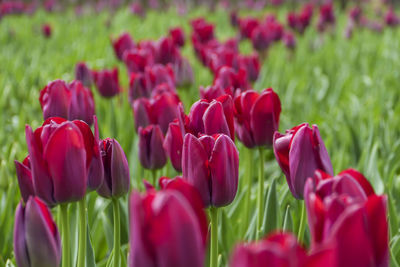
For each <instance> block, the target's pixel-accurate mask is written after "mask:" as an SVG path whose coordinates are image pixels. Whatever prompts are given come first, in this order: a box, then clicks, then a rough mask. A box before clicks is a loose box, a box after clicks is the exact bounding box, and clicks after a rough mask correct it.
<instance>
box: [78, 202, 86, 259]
mask: <svg viewBox="0 0 400 267" xmlns="http://www.w3.org/2000/svg"><path fill="white" fill-rule="evenodd" d="M78 208H79V241H78V242H79V246H78V263H77V266H78V267H85V258H86V238H87V236H86V235H87V233H86V231H87V230H86V196H84V197H83V198H82V199H81V200H80V201H79V202H78Z"/></svg>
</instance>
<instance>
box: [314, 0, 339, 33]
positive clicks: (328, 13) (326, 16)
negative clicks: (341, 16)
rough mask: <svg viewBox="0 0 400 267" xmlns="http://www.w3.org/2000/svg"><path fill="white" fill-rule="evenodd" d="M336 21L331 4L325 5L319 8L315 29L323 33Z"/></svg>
mask: <svg viewBox="0 0 400 267" xmlns="http://www.w3.org/2000/svg"><path fill="white" fill-rule="evenodd" d="M335 21H336V18H335V14H334V10H333V4H332V3H326V4H324V5H322V6H321V7H320V10H319V18H318V24H317V29H318V30H319V31H320V32H323V31H325V30H326V29H327V28H328V27H329V26H331V25H334V24H335Z"/></svg>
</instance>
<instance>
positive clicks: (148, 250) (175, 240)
mask: <svg viewBox="0 0 400 267" xmlns="http://www.w3.org/2000/svg"><path fill="white" fill-rule="evenodd" d="M129 218H130V220H129V225H130V231H129V232H130V252H129V258H128V265H129V266H130V267H135V266H143V267H144V266H163V267H187V266H191V267H203V266H204V258H205V248H204V243H203V240H202V234H201V229H200V225H199V222H198V220H197V217H196V214H195V212H194V211H193V208H192V207H191V205H190V204H189V203H188V201H187V200H186V199H185V197H184V196H183V195H182V194H180V193H178V192H175V191H173V190H165V191H161V192H157V193H156V192H154V191H151V192H148V193H147V194H145V195H140V194H139V193H138V192H133V193H132V195H131V197H130V200H129Z"/></svg>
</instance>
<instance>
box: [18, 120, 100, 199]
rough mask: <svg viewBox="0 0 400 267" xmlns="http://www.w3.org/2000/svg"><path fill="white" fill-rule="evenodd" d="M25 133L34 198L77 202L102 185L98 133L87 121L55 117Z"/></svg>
mask: <svg viewBox="0 0 400 267" xmlns="http://www.w3.org/2000/svg"><path fill="white" fill-rule="evenodd" d="M95 128H96V132H97V123H95ZM25 133H26V142H27V145H28V151H29V159H30V169H31V172H32V180H33V188H34V191H35V195H37V196H38V197H40V198H41V199H43V200H44V201H45V202H46V203H47V204H48V205H50V206H53V205H56V204H59V203H67V202H72V201H78V200H80V199H82V198H83V196H84V195H85V193H86V188H88V189H89V190H93V189H96V188H97V187H99V186H100V185H101V183H102V182H103V168H102V160H101V157H100V150H99V145H98V134H97V133H96V135H95V136H94V135H93V134H92V131H91V130H90V127H89V126H88V125H87V124H86V123H85V122H83V121H66V120H65V119H62V118H59V117H53V118H49V119H47V120H46V121H45V122H44V123H43V125H42V127H40V128H38V129H36V130H35V132H33V131H32V128H31V127H30V126H28V125H27V126H26V129H25Z"/></svg>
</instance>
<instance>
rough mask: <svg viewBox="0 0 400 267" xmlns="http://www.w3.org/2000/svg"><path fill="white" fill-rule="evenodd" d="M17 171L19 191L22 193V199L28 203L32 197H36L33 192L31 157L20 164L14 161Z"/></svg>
mask: <svg viewBox="0 0 400 267" xmlns="http://www.w3.org/2000/svg"><path fill="white" fill-rule="evenodd" d="M14 163H15V169H16V170H17V178H18V185H19V190H20V192H21V196H22V199H23V200H24V202H25V203H26V202H27V201H28V198H29V197H30V196H34V195H35V191H34V190H33V182H32V173H31V163H30V160H29V156H27V157H26V158H25V159H24V161H23V162H22V163H21V162H18V161H16V160H15V161H14Z"/></svg>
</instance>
